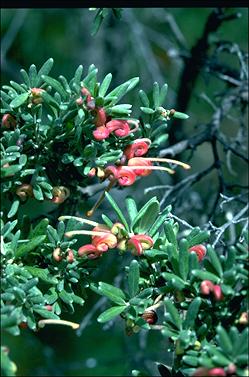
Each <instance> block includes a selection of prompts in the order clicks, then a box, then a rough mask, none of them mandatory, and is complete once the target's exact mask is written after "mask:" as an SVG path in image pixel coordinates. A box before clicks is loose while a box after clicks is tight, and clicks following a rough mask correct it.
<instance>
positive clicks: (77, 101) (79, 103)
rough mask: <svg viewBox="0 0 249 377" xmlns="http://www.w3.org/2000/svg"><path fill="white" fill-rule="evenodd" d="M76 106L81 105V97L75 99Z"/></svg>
mask: <svg viewBox="0 0 249 377" xmlns="http://www.w3.org/2000/svg"><path fill="white" fill-rule="evenodd" d="M75 102H76V104H77V105H78V106H81V105H82V104H83V98H82V97H79V98H77V99H76V101H75Z"/></svg>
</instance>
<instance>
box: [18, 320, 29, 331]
mask: <svg viewBox="0 0 249 377" xmlns="http://www.w3.org/2000/svg"><path fill="white" fill-rule="evenodd" d="M18 326H19V328H20V329H27V327H28V325H27V322H24V321H22V322H20V323H19V325H18Z"/></svg>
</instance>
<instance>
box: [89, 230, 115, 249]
mask: <svg viewBox="0 0 249 377" xmlns="http://www.w3.org/2000/svg"><path fill="white" fill-rule="evenodd" d="M93 232H103V235H102V236H92V244H93V245H94V246H95V247H96V249H97V250H98V251H102V252H105V251H107V250H108V249H113V248H114V247H116V246H117V243H118V241H117V238H116V236H115V235H114V234H112V233H111V230H110V228H108V226H106V225H102V224H101V225H98V226H96V227H95V228H93Z"/></svg>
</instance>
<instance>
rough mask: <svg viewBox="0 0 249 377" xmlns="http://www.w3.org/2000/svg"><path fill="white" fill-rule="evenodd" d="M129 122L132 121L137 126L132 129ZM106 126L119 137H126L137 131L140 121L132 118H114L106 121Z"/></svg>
mask: <svg viewBox="0 0 249 377" xmlns="http://www.w3.org/2000/svg"><path fill="white" fill-rule="evenodd" d="M129 123H132V124H134V125H135V128H133V129H130V126H129ZM106 127H107V128H108V130H109V131H110V133H111V132H114V134H115V135H116V136H118V137H124V136H127V135H129V134H130V133H132V132H135V131H137V130H138V127H139V123H138V121H134V120H132V119H129V120H121V119H112V120H110V121H109V122H107V123H106Z"/></svg>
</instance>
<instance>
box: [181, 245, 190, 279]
mask: <svg viewBox="0 0 249 377" xmlns="http://www.w3.org/2000/svg"><path fill="white" fill-rule="evenodd" d="M179 272H180V275H181V277H182V278H183V280H186V279H187V277H188V272H189V252H188V241H187V240H186V239H182V240H181V241H180V244H179Z"/></svg>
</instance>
